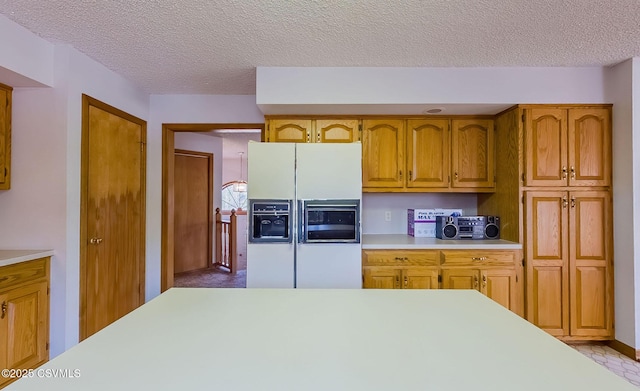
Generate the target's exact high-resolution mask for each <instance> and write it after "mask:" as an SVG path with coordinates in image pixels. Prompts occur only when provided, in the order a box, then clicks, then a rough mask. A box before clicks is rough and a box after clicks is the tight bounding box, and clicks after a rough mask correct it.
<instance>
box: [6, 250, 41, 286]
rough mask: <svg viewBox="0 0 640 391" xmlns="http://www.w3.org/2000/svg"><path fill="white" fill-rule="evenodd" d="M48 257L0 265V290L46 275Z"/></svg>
mask: <svg viewBox="0 0 640 391" xmlns="http://www.w3.org/2000/svg"><path fill="white" fill-rule="evenodd" d="M48 262H49V258H39V259H35V260H33V261H27V262H21V263H16V264H14V265H8V266H3V267H0V290H2V289H4V288H8V287H12V286H15V285H18V284H22V283H24V282H29V281H34V280H37V279H39V278H45V277H47V276H48V270H49V268H48Z"/></svg>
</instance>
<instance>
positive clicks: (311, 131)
mask: <svg viewBox="0 0 640 391" xmlns="http://www.w3.org/2000/svg"><path fill="white" fill-rule="evenodd" d="M358 125H359V120H358V119H339V118H336V119H333V118H326V119H325V118H322V119H320V118H319V119H309V118H267V119H266V128H267V137H266V139H267V141H268V142H281V143H282V142H289V143H351V142H355V141H358V140H359V139H360V137H359V127H358Z"/></svg>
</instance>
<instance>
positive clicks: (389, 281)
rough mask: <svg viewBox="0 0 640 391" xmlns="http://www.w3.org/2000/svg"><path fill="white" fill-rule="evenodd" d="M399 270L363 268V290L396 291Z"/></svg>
mask: <svg viewBox="0 0 640 391" xmlns="http://www.w3.org/2000/svg"><path fill="white" fill-rule="evenodd" d="M400 273H401V272H400V270H398V269H396V268H394V267H387V266H381V267H376V266H369V267H365V268H364V283H363V284H362V285H363V287H364V288H368V289H398V288H400Z"/></svg>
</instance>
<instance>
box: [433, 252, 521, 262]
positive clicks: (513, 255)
mask: <svg viewBox="0 0 640 391" xmlns="http://www.w3.org/2000/svg"><path fill="white" fill-rule="evenodd" d="M518 253H519V251H517V250H493V251H489V250H450V251H442V252H441V256H442V264H443V265H469V266H493V265H496V266H499V265H515V262H516V259H517V254H518Z"/></svg>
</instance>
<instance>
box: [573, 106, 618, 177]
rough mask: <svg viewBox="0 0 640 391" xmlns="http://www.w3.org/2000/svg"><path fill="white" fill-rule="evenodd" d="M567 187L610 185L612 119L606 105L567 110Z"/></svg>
mask: <svg viewBox="0 0 640 391" xmlns="http://www.w3.org/2000/svg"><path fill="white" fill-rule="evenodd" d="M568 146H569V147H568V149H569V150H568V158H569V186H609V185H610V184H611V118H610V110H609V109H608V108H588V109H570V110H569V128H568Z"/></svg>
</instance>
